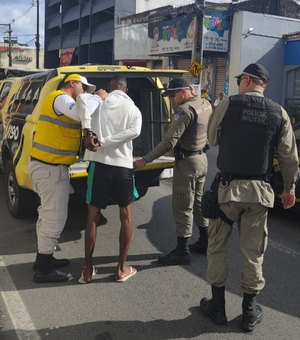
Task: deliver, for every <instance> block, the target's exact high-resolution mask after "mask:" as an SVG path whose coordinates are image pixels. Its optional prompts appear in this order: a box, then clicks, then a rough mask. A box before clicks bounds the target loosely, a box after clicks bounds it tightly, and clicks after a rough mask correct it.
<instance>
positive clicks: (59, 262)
mask: <svg viewBox="0 0 300 340" xmlns="http://www.w3.org/2000/svg"><path fill="white" fill-rule="evenodd" d="M38 254H39V253H37V254H36V259H35V262H34V264H33V270H37V259H38ZM69 264H70V261H69V260H68V259H56V258H55V257H53V255H52V265H53V267H54V269H59V268H63V267H67V266H68V265H69Z"/></svg>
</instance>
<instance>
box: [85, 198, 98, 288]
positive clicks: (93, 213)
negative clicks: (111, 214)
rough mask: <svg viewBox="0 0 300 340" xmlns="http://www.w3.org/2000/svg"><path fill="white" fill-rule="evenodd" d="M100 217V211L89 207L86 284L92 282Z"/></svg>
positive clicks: (86, 236)
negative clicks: (93, 259) (93, 258)
mask: <svg viewBox="0 0 300 340" xmlns="http://www.w3.org/2000/svg"><path fill="white" fill-rule="evenodd" d="M99 216H100V209H99V208H96V207H94V206H92V205H89V206H88V218H87V225H86V229H85V264H84V279H85V281H86V282H90V281H91V280H92V275H93V264H92V257H93V252H94V248H95V243H96V237H97V222H98V220H99Z"/></svg>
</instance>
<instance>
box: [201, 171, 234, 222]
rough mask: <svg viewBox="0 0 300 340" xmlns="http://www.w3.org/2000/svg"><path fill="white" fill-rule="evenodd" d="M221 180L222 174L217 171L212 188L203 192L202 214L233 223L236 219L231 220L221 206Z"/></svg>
mask: <svg viewBox="0 0 300 340" xmlns="http://www.w3.org/2000/svg"><path fill="white" fill-rule="evenodd" d="M221 181H222V177H221V174H220V173H217V174H216V176H215V178H214V180H213V182H212V184H211V187H210V190H208V191H205V193H204V194H203V196H202V215H203V216H204V217H206V218H211V219H216V218H221V220H223V221H224V222H225V223H227V224H229V225H232V224H233V222H234V221H232V220H230V219H229V218H228V217H227V216H226V215H225V214H224V212H223V211H222V210H221V209H220V207H219V203H218V189H219V183H220V182H221Z"/></svg>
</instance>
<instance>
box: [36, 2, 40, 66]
mask: <svg viewBox="0 0 300 340" xmlns="http://www.w3.org/2000/svg"><path fill="white" fill-rule="evenodd" d="M35 47H36V68H40V1H39V0H37V1H36V41H35Z"/></svg>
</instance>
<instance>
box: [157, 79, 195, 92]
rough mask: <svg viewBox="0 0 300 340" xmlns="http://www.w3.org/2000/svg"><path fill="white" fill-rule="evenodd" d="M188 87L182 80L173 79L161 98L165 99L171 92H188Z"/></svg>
mask: <svg viewBox="0 0 300 340" xmlns="http://www.w3.org/2000/svg"><path fill="white" fill-rule="evenodd" d="M190 89H191V87H190V85H189V84H188V83H187V82H186V81H185V80H184V79H183V78H174V79H172V80H171V81H170V84H169V87H168V88H167V90H166V91H165V92H164V93H163V94H162V96H163V97H167V96H169V95H170V94H172V93H173V92H176V91H178V90H190Z"/></svg>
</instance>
